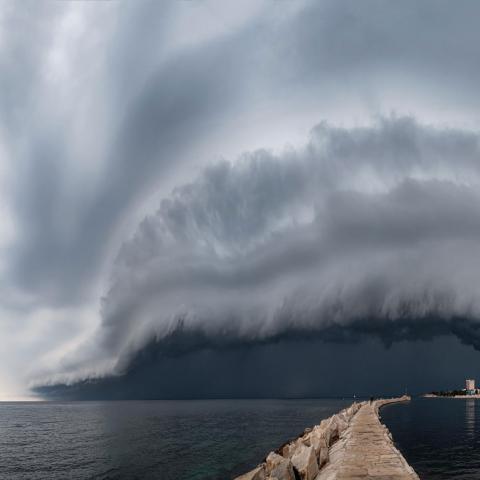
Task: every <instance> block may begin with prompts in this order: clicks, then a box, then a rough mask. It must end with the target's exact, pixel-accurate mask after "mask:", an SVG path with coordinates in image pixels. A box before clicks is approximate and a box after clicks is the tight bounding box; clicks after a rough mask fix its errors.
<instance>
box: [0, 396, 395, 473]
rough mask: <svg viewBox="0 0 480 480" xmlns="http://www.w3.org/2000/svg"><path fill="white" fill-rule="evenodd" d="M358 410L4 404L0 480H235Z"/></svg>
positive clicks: (318, 404) (324, 405)
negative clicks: (306, 433)
mask: <svg viewBox="0 0 480 480" xmlns="http://www.w3.org/2000/svg"><path fill="white" fill-rule="evenodd" d="M350 403H351V400H205V401H203V400H202V401H149V402H73V403H0V479H2V480H3V479H8V480H17V479H49V480H50V479H52V480H55V479H122V480H123V479H129V480H130V479H156V480H170V479H172V480H173V479H175V480H207V479H209V480H216V479H218V480H220V479H221V480H228V479H230V478H232V477H234V476H235V475H236V474H239V473H244V472H245V471H247V470H248V469H250V468H252V467H254V466H255V465H257V464H258V463H259V462H260V461H261V460H262V459H263V457H264V456H265V454H266V453H268V452H269V451H270V450H272V449H275V448H277V447H279V446H280V445H281V444H282V443H283V442H285V441H287V440H289V439H290V438H293V437H295V436H297V435H298V434H299V433H301V432H302V431H303V430H304V428H305V427H308V426H312V425H314V424H316V423H319V422H320V420H321V419H323V418H326V417H328V416H330V415H332V414H333V413H336V412H337V411H339V410H341V409H342V408H344V407H345V406H346V405H349V404H350ZM399 411H400V410H399ZM401 412H403V410H402V411H401Z"/></svg>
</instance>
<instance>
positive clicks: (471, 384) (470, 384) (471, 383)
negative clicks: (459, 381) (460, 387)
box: [465, 379, 475, 395]
mask: <svg viewBox="0 0 480 480" xmlns="http://www.w3.org/2000/svg"><path fill="white" fill-rule="evenodd" d="M465 390H466V391H467V395H473V394H474V393H475V380H472V379H467V380H465Z"/></svg>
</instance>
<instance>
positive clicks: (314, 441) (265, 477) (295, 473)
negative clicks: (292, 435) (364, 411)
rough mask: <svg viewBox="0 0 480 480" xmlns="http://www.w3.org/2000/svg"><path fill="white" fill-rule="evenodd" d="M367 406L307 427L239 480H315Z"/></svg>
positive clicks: (360, 404)
mask: <svg viewBox="0 0 480 480" xmlns="http://www.w3.org/2000/svg"><path fill="white" fill-rule="evenodd" d="M362 404H363V403H353V404H352V405H350V407H348V408H346V409H344V410H342V411H341V412H339V413H337V414H335V415H332V416H331V417H329V418H327V419H325V420H322V421H321V423H320V425H316V426H315V427H313V428H307V429H306V430H305V432H304V434H303V435H302V436H301V437H299V438H297V439H296V440H294V441H291V442H288V443H286V444H285V445H282V446H281V447H280V448H279V449H278V450H276V451H275V452H270V453H269V454H268V456H267V458H266V459H265V461H264V462H263V463H262V464H260V465H259V466H258V467H257V468H254V469H253V470H251V471H250V472H248V473H246V474H244V475H242V476H240V477H237V478H236V479H235V480H298V479H301V480H314V479H315V478H316V476H317V475H318V472H319V470H320V468H322V466H323V465H325V463H326V462H327V461H328V449H329V447H330V446H331V445H332V444H333V443H334V442H336V441H337V440H338V438H339V437H340V436H341V435H342V433H343V432H344V431H345V430H346V429H347V427H348V425H349V423H350V421H351V420H352V418H353V416H354V415H355V414H356V413H357V411H358V410H359V409H360V407H361V406H362Z"/></svg>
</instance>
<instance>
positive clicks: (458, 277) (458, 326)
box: [0, 0, 480, 400]
mask: <svg viewBox="0 0 480 480" xmlns="http://www.w3.org/2000/svg"><path fill="white" fill-rule="evenodd" d="M479 14H480V4H478V3H477V2H474V1H458V2H455V3H452V2H448V1H425V2H416V1H404V2H395V1H379V0H365V1H362V2H359V1H353V0H351V1H344V0H340V1H333V0H323V1H305V0H302V1H300V0H299V1H295V2H287V1H278V2H274V1H260V2H259V1H242V2H234V1H208V0H205V1H201V0H199V1H188V2H173V1H171V2H153V1H152V2H150V1H143V0H142V1H138V2H121V1H119V2H82V1H75V2H54V1H46V0H45V1H25V2H22V3H21V4H20V3H18V2H14V1H2V2H0V342H1V348H0V400H1V399H20V398H22V399H23V398H35V396H34V394H33V393H32V390H31V388H32V387H37V386H41V385H45V384H47V385H48V384H56V383H72V382H73V383H75V382H77V381H79V380H84V379H88V378H96V377H103V376H104V375H110V374H122V373H124V372H125V371H126V370H128V369H129V366H130V365H131V363H132V359H136V358H138V355H139V353H141V352H142V351H143V349H144V348H145V346H146V345H148V344H149V343H150V342H152V341H154V342H156V343H157V344H158V349H159V351H160V352H162V355H167V356H170V355H171V356H173V357H176V356H178V357H181V356H182V355H187V354H188V355H190V354H191V352H192V351H200V350H202V349H213V350H215V351H217V349H218V351H220V352H221V351H227V352H229V351H230V350H231V349H234V348H238V345H241V346H242V347H243V346H250V345H260V344H266V345H270V344H272V343H273V342H276V341H277V340H278V338H281V339H282V342H283V341H284V340H285V339H287V342H288V341H289V338H292V339H296V338H297V336H298V335H300V336H302V337H303V336H305V335H307V336H308V335H310V334H312V335H313V336H314V337H316V338H318V339H321V340H322V341H323V342H326V343H328V347H325V348H328V349H331V348H332V345H335V343H336V342H339V343H341V344H342V345H345V344H346V345H350V344H357V343H358V342H360V344H361V343H362V342H363V341H366V342H367V343H368V342H369V341H371V339H372V338H373V339H380V340H381V341H383V342H384V343H385V344H391V343H393V344H395V343H396V342H398V341H403V342H413V341H416V340H419V339H420V340H422V341H425V349H426V350H427V351H428V348H429V345H431V346H432V349H433V348H434V347H433V345H437V347H435V348H440V349H441V348H444V347H443V345H445V344H444V343H442V341H440V342H438V341H437V342H436V340H435V339H436V338H437V337H440V336H445V335H447V336H451V335H454V336H456V337H457V339H458V340H459V341H460V342H458V348H459V349H460V348H464V349H466V350H465V351H467V350H468V355H470V354H471V350H472V347H479V346H480V341H479V339H480V336H479V333H478V331H479V328H480V322H479V319H480V296H479V293H480V287H479V285H480V282H479V275H480V274H479V272H480V255H479V253H480V252H479V243H478V238H479V235H480V209H479V205H480V109H479V103H480V97H479V96H478V94H477V90H478V85H479V84H480V63H479V60H478V58H479V56H478V45H479V44H480V31H479V29H478V18H479ZM172 338H173V339H174V341H172ZM375 341H376V340H375ZM435 342H436V343H435ZM319 348H320V347H319ZM342 348H343V347H342ZM356 348H357V347H355V349H356ZM455 348H457V347H455ZM329 351H330V350H329ZM352 351H353V350H352ZM356 351H357V350H355V352H356ZM432 351H433V350H432ZM275 354H276V355H278V356H279V357H281V352H280V350H278V351H276V353H275ZM465 355H466V356H465V358H467V353H466V354H465ZM479 355H480V353H479ZM436 356H438V350H435V353H434V354H433V353H432V357H431V358H436ZM169 358H170V357H169ZM468 358H470V357H468ZM479 358H480V357H479ZM232 361H233V360H232ZM235 361H238V359H237V360H235ZM179 365H180V364H179ZM182 368H186V367H182ZM205 368H206V369H208V367H205ZM459 368H460V367H459ZM175 371H176V373H175V378H174V379H172V382H174V383H175V382H176V383H179V382H180V383H181V382H182V381H183V380H182V378H183V377H182V375H183V374H182V369H181V368H180V367H178V368H177V367H176V370H175ZM456 372H458V369H457V370H456ZM204 373H205V374H208V371H206V372H204ZM334 374H335V372H333V373H332V375H334ZM312 375H313V372H312ZM446 375H447V374H446ZM187 377H188V375H186V376H185V380H184V381H185V382H187V381H188V380H187ZM306 378H308V376H307V377H306ZM415 378H416V381H417V382H418V383H419V385H420V384H421V379H419V378H418V376H417V377H415ZM445 378H447V377H445ZM379 381H380V380H379ZM427 383H428V382H427ZM292 385H293V384H292ZM195 388H196V387H195V386H193V385H192V387H191V394H192V396H195V392H196V391H195ZM292 388H294V387H292ZM188 389H189V386H188V385H185V391H189V390H188ZM248 391H249V385H248V384H246V385H245V392H248Z"/></svg>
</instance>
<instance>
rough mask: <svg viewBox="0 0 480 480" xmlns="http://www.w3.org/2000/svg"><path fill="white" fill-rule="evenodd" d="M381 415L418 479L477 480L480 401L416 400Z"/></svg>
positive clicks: (479, 467)
mask: <svg viewBox="0 0 480 480" xmlns="http://www.w3.org/2000/svg"><path fill="white" fill-rule="evenodd" d="M380 413H381V416H382V421H383V422H384V423H385V424H386V425H387V426H388V428H389V429H390V431H391V433H392V435H393V438H394V441H395V443H396V445H397V447H398V448H399V449H400V450H401V452H402V453H403V455H404V456H405V458H406V459H407V461H408V462H409V463H410V465H411V466H412V467H413V468H414V469H415V471H416V472H417V473H418V475H419V476H420V478H421V479H424V480H440V479H442V480H443V479H447V478H448V479H462V480H467V479H468V480H479V479H480V400H475V399H454V398H418V399H413V400H412V401H411V402H410V403H405V404H396V405H391V406H386V407H384V408H382V409H381V410H380Z"/></svg>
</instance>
